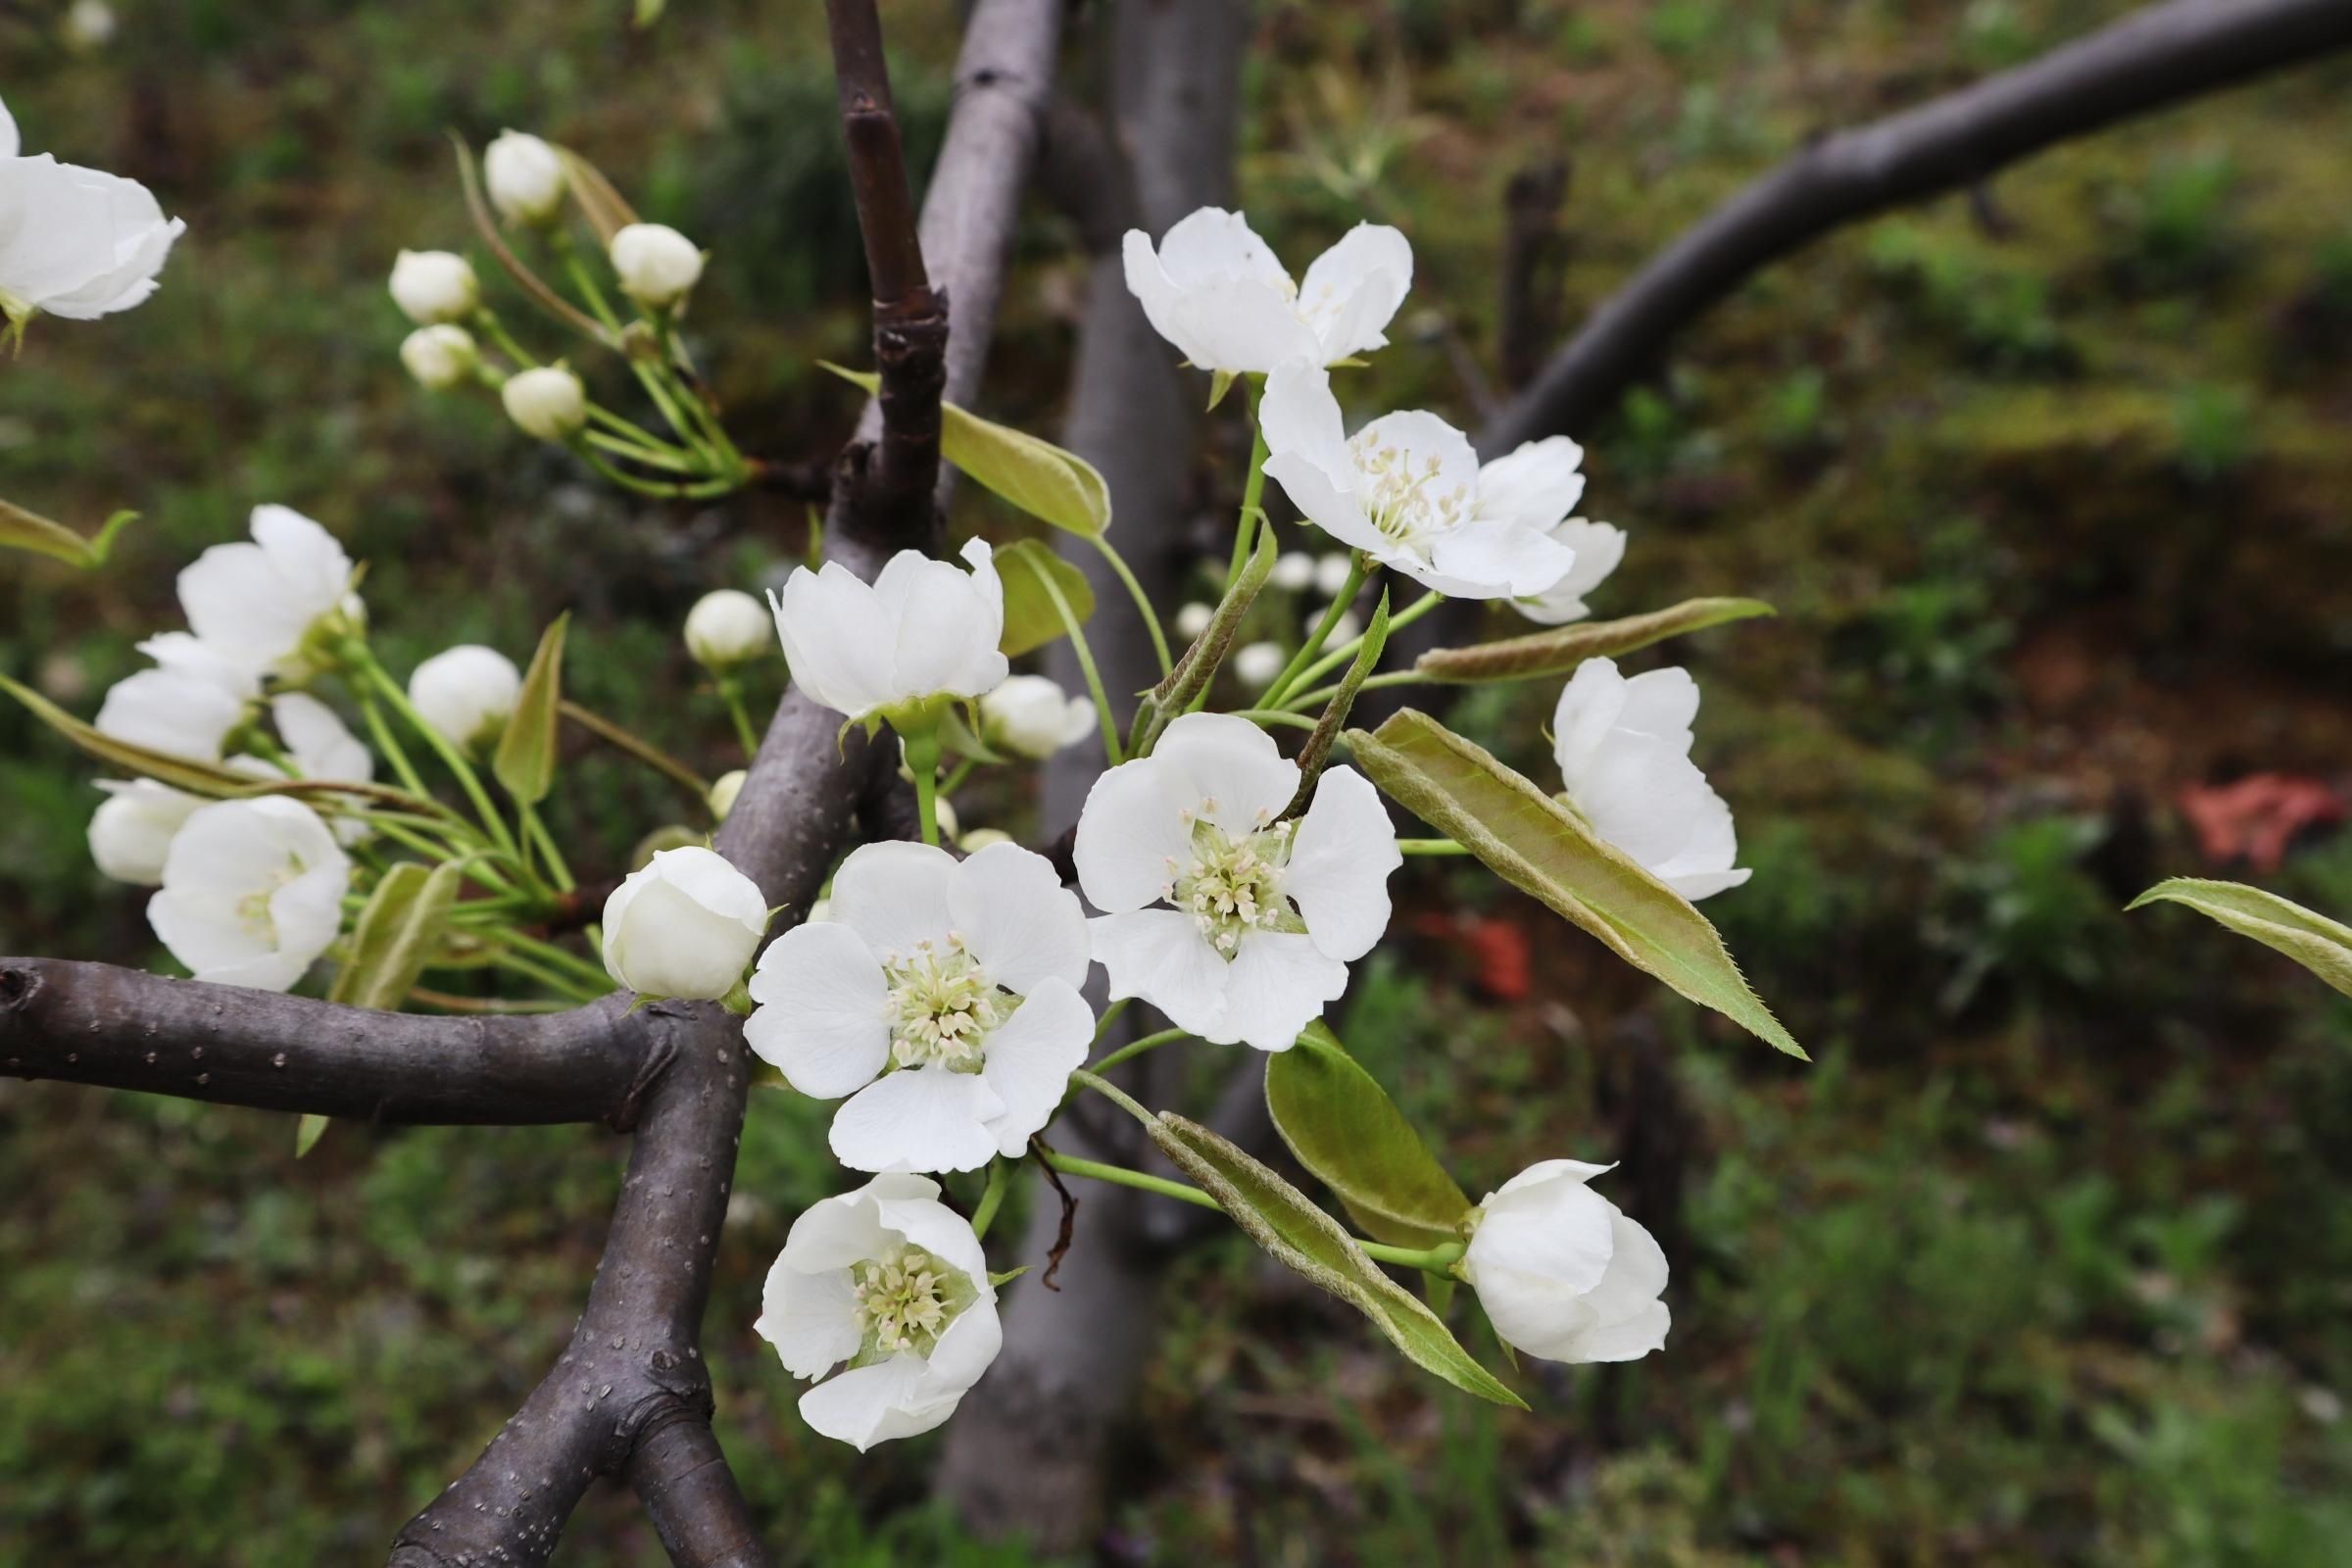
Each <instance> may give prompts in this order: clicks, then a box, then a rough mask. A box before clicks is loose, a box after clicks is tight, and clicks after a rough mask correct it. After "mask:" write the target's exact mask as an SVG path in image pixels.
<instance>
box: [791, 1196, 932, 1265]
mask: <svg viewBox="0 0 2352 1568" xmlns="http://www.w3.org/2000/svg"><path fill="white" fill-rule="evenodd" d="M914 1179H915V1180H917V1181H923V1191H922V1192H921V1193H920V1194H917V1195H916V1196H919V1197H931V1198H936V1197H937V1196H938V1194H939V1186H938V1184H937V1183H935V1182H930V1181H927V1180H924V1179H923V1178H921V1177H916V1178H914ZM889 1243H890V1236H889V1232H888V1230H887V1229H886V1228H885V1227H884V1225H883V1223H882V1212H881V1209H880V1207H879V1206H878V1205H877V1203H876V1201H875V1197H874V1193H873V1183H871V1182H868V1183H867V1184H866V1185H865V1186H863V1187H861V1188H859V1189H858V1190H857V1191H856V1192H853V1193H837V1194H835V1195H834V1196H833V1197H831V1198H828V1199H826V1200H824V1201H822V1202H819V1203H811V1204H810V1205H809V1207H808V1208H806V1209H804V1210H803V1211H802V1213H801V1215H800V1217H799V1218H798V1219H795V1220H794V1221H793V1222H792V1229H791V1230H790V1231H788V1232H787V1233H785V1237H784V1250H783V1252H782V1253H781V1254H779V1255H778V1257H777V1262H778V1263H780V1264H785V1265H788V1266H790V1267H792V1268H794V1269H797V1270H798V1271H800V1272H801V1273H803V1274H815V1273H819V1272H822V1271H823V1270H826V1269H835V1268H848V1267H849V1266H850V1265H851V1264H853V1263H857V1262H860V1261H862V1260H864V1259H866V1258H870V1257H879V1256H880V1255H881V1254H882V1251H883V1250H884V1248H886V1247H887V1246H888V1245H889Z"/></svg>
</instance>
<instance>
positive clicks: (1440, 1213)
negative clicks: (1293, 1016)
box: [1266, 1023, 1470, 1248]
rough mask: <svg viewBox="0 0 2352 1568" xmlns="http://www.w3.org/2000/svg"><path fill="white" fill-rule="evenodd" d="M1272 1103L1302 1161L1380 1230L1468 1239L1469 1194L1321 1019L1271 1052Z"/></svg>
mask: <svg viewBox="0 0 2352 1568" xmlns="http://www.w3.org/2000/svg"><path fill="white" fill-rule="evenodd" d="M1266 1109H1267V1110H1268V1111H1269V1112H1271V1113H1272V1115H1273V1117H1274V1130H1275V1131H1276V1132H1279V1133H1280V1134H1282V1141H1283V1142H1284V1143H1286V1144H1288V1145H1290V1148H1291V1152H1292V1153H1293V1154H1296V1155H1297V1156H1298V1157H1299V1164H1301V1165H1304V1166H1305V1167H1306V1168H1307V1169H1308V1170H1310V1171H1312V1172H1314V1174H1315V1176H1316V1177H1317V1179H1319V1180H1320V1181H1321V1182H1322V1183H1323V1185H1324V1186H1326V1187H1328V1188H1330V1189H1331V1191H1332V1196H1334V1197H1336V1198H1337V1199H1339V1201H1341V1203H1343V1204H1345V1205H1346V1207H1347V1209H1348V1213H1349V1214H1350V1215H1352V1216H1353V1217H1354V1219H1355V1222H1356V1224H1357V1225H1359V1226H1361V1227H1362V1228H1363V1229H1364V1230H1366V1231H1368V1232H1370V1233H1371V1235H1372V1236H1373V1237H1374V1238H1375V1239H1377V1240H1379V1241H1384V1242H1388V1243H1391V1244H1393V1245H1395V1246H1397V1247H1423V1248H1427V1247H1440V1246H1443V1245H1444V1244H1446V1243H1447V1242H1452V1241H1458V1240H1460V1239H1461V1232H1460V1228H1459V1227H1460V1225H1461V1222H1462V1219H1463V1216H1465V1215H1467V1214H1468V1213H1469V1212H1470V1200H1469V1198H1468V1197H1467V1196H1465V1195H1464V1194H1463V1192H1462V1190H1461V1188H1460V1187H1459V1186H1458V1185H1457V1184H1456V1183H1455V1182H1454V1179H1453V1178H1452V1177H1451V1176H1448V1175H1447V1174H1446V1168H1445V1167H1444V1166H1443V1165H1440V1164H1439V1163H1438V1162H1437V1160H1436V1159H1435V1158H1433V1157H1432V1156H1431V1154H1430V1152H1429V1151H1428V1149H1426V1148H1425V1147H1423V1145H1422V1143H1421V1139H1420V1136H1419V1135H1418V1134H1416V1133H1415V1132H1414V1131H1413V1129H1412V1124H1411V1123H1409V1122H1407V1121H1406V1120H1405V1119H1404V1113H1403V1112H1402V1111H1400V1110H1398V1109H1397V1103H1396V1102H1395V1101H1393V1100H1391V1099H1390V1098H1389V1095H1388V1091H1387V1090H1385V1089H1383V1088H1381V1087H1380V1082H1379V1080H1378V1079H1376V1078H1374V1077H1373V1076H1372V1075H1371V1074H1370V1073H1368V1072H1366V1071H1364V1069H1363V1068H1362V1067H1361V1066H1360V1065H1358V1063H1357V1062H1356V1059H1355V1058H1354V1057H1353V1056H1350V1055H1349V1054H1348V1052H1347V1049H1346V1048H1345V1047H1343V1046H1342V1045H1341V1044H1340V1042H1339V1041H1338V1040H1337V1039H1335V1038H1334V1037H1333V1035H1332V1033H1331V1031H1330V1030H1329V1029H1327V1028H1325V1027H1324V1026H1323V1025H1322V1024H1320V1023H1312V1024H1308V1025H1307V1027H1306V1032H1305V1033H1304V1034H1302V1035H1300V1036H1299V1039H1298V1042H1297V1043H1296V1044H1294V1045H1293V1046H1292V1047H1291V1049H1290V1050H1288V1051H1283V1052H1277V1053H1276V1054H1273V1055H1271V1056H1269V1057H1267V1058H1266Z"/></svg>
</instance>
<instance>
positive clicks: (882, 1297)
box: [850, 1245, 977, 1356]
mask: <svg viewBox="0 0 2352 1568" xmlns="http://www.w3.org/2000/svg"><path fill="white" fill-rule="evenodd" d="M850 1280H851V1294H852V1296H853V1298H854V1299H855V1301H856V1305H855V1307H854V1311H855V1312H856V1315H857V1321H858V1339H859V1340H860V1341H861V1342H862V1345H863V1348H865V1349H866V1350H867V1351H869V1352H871V1353H873V1354H875V1355H877V1356H880V1355H890V1354H894V1353H896V1352H897V1351H900V1350H912V1351H914V1352H915V1353H916V1354H917V1355H929V1354H930V1353H931V1352H932V1350H933V1349H934V1348H937V1347H938V1345H939V1337H940V1336H941V1335H943V1334H945V1333H946V1332H947V1331H948V1325H949V1324H951V1323H953V1322H955V1321H956V1316H957V1315H958V1314H959V1313H961V1312H962V1311H963V1309H964V1308H965V1307H966V1306H969V1305H970V1304H971V1303H972V1301H973V1299H975V1297H976V1294H977V1293H975V1292H974V1291H973V1289H972V1285H971V1281H969V1280H967V1279H966V1278H964V1276H963V1273H962V1271H961V1270H959V1269H956V1268H953V1267H951V1266H949V1265H948V1264H946V1263H944V1262H942V1261H940V1259H939V1258H938V1257H936V1256H934V1255H933V1254H932V1253H930V1252H928V1251H925V1250H923V1249H922V1248H919V1247H915V1246H911V1245H909V1246H904V1247H897V1248H893V1249H892V1250H889V1251H887V1252H885V1253H883V1254H882V1255H881V1256H880V1257H872V1258H867V1259H865V1260H864V1261H862V1262H858V1263H853V1264H851V1265H850Z"/></svg>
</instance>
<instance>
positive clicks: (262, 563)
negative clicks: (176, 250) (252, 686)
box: [179, 506, 365, 680]
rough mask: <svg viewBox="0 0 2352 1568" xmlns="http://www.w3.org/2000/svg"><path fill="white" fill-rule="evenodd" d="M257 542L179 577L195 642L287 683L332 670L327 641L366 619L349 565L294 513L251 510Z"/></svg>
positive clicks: (198, 562)
mask: <svg viewBox="0 0 2352 1568" xmlns="http://www.w3.org/2000/svg"><path fill="white" fill-rule="evenodd" d="M252 529H253V542H252V543H251V544H246V543H242V542H239V543H236V544H226V545H215V546H213V547H212V548H211V549H210V550H207V551H206V552H205V553H204V554H203V555H201V556H198V557H197V558H196V559H195V560H194V561H192V562H190V563H189V564H187V566H186V567H184V568H183V569H182V570H181V571H180V574H179V607H180V609H181V610H182V611H183V612H184V613H186V615H187V617H188V624H189V625H190V626H191V627H193V628H194V629H195V632H196V636H197V639H198V640H199V641H201V642H203V643H204V644H205V645H206V646H207V647H208V648H211V649H213V650H216V651H217V652H219V653H220V654H221V656H222V657H223V658H224V659H227V660H229V661H232V662H236V663H239V664H243V665H246V666H248V667H250V668H253V669H257V670H268V671H270V672H271V673H274V674H276V675H278V676H279V677H280V678H282V679H286V680H300V679H303V678H305V677H306V676H307V675H309V674H310V673H311V672H312V671H313V670H315V669H316V668H317V667H319V665H320V664H322V663H324V662H329V651H328V650H326V649H325V648H323V647H322V646H321V644H322V642H323V640H325V639H328V638H331V637H333V636H335V635H338V634H340V633H342V632H345V631H348V630H351V629H354V628H355V627H356V626H357V625H358V624H360V623H361V621H362V618H363V616H364V615H365V611H364V609H363V608H362V607H361V605H360V602H359V599H358V597H357V596H356V595H354V594H353V593H352V592H351V571H352V568H351V558H350V557H349V556H347V555H345V554H344V553H343V547H342V546H341V545H339V544H337V543H336V542H335V537H334V535H333V534H330V533H328V532H327V531H326V530H325V529H324V528H321V527H320V526H319V524H318V523H316V522H313V521H312V520H311V519H310V518H308V517H306V516H304V515H302V514H301V513H299V512H296V511H294V510H293V509H292V508H290V507H277V506H262V507H256V508H254V509H253V518H252Z"/></svg>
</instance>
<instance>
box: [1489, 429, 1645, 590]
mask: <svg viewBox="0 0 2352 1568" xmlns="http://www.w3.org/2000/svg"><path fill="white" fill-rule="evenodd" d="M1584 462H1585V449H1584V448H1583V447H1580V446H1578V445H1577V444H1576V443H1575V442H1573V441H1571V440H1569V439H1568V438H1567V437H1566V436H1564V435H1554V436H1545V437H1544V439H1543V440H1541V441H1529V442H1525V443H1522V444H1521V445H1520V446H1519V448H1518V449H1517V450H1516V451H1513V452H1510V453H1507V454H1505V455H1504V456H1502V457H1499V458H1496V459H1495V461H1494V462H1493V463H1490V464H1488V465H1486V466H1484V467H1482V468H1480V469H1479V470H1478V515H1479V516H1481V517H1482V518H1486V519H1489V520H1491V521H1497V522H1516V523H1518V524H1520V525H1521V526H1523V527H1528V528H1533V529H1535V530H1536V531H1537V532H1539V533H1543V534H1545V535H1548V536H1549V537H1550V538H1551V539H1552V540H1553V541H1554V542H1555V543H1558V544H1562V545H1565V546H1567V547H1568V549H1569V550H1571V551H1573V552H1574V553H1575V555H1576V564H1574V565H1572V566H1570V567H1569V568H1568V574H1567V575H1566V576H1565V577H1562V578H1561V579H1560V580H1559V581H1558V582H1556V583H1554V584H1552V585H1551V586H1550V587H1549V588H1547V589H1545V590H1544V591H1543V592H1542V593H1539V594H1529V595H1524V596H1521V597H1518V598H1514V599H1513V600H1512V601H1511V608H1512V609H1513V610H1516V611H1518V612H1519V613H1521V614H1522V615H1525V616H1526V617H1527V618H1528V619H1530V620H1533V621H1538V622H1541V623H1542V624H1544V625H1546V626H1560V625H1565V624H1566V623H1567V622H1569V621H1572V620H1582V619H1584V618H1585V616H1587V615H1589V614H1591V613H1592V611H1591V609H1590V608H1589V607H1587V605H1586V604H1585V595H1587V594H1589V593H1591V592H1592V591H1593V589H1595V588H1597V587H1599V586H1600V584H1601V583H1602V581H1604V580H1605V579H1606V578H1607V577H1608V575H1609V573H1610V572H1612V571H1615V570H1616V569H1617V564H1618V563H1619V562H1621V561H1623V560H1624V559H1625V530H1624V529H1622V528H1618V527H1614V526H1612V525H1611V524H1609V523H1605V522H1593V521H1592V520H1590V519H1588V518H1585V517H1576V516H1571V515H1569V514H1570V513H1573V512H1574V511H1575V510H1576V504H1577V502H1579V501H1581V500H1583V499H1584V494H1585V475H1584V474H1583V473H1582V472H1581V471H1580V470H1581V469H1582V468H1583V466H1584Z"/></svg>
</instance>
